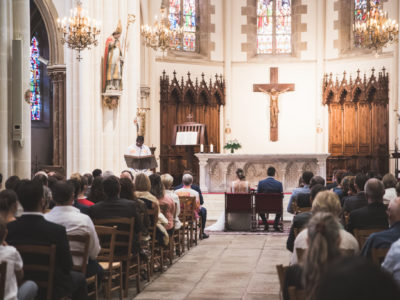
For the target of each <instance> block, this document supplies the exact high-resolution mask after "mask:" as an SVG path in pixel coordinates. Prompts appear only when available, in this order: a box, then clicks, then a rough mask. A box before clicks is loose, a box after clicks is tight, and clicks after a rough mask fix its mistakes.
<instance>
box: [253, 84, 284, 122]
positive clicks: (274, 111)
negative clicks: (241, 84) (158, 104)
mask: <svg viewBox="0 0 400 300" xmlns="http://www.w3.org/2000/svg"><path fill="white" fill-rule="evenodd" d="M258 89H259V90H260V91H261V92H263V93H264V94H267V95H269V97H270V104H269V107H270V115H271V128H276V127H278V114H279V107H278V98H279V94H283V93H285V92H287V91H288V90H289V88H286V89H284V90H282V91H277V90H276V89H274V88H272V89H270V90H269V91H267V90H265V89H263V88H260V87H259V88H258Z"/></svg>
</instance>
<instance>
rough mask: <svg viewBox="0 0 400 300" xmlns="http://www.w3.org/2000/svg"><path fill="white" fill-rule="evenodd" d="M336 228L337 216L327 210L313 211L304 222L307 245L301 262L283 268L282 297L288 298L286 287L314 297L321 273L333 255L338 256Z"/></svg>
mask: <svg viewBox="0 0 400 300" xmlns="http://www.w3.org/2000/svg"><path fill="white" fill-rule="evenodd" d="M340 228H341V225H340V223H339V221H338V218H337V217H336V216H334V215H333V214H331V213H328V212H318V213H316V214H315V215H314V216H313V217H312V218H311V220H310V221H309V223H308V226H307V243H308V249H307V250H306V252H305V254H304V255H305V258H304V262H303V263H301V264H299V265H293V266H290V267H289V269H288V270H287V271H286V275H285V281H284V289H283V299H285V300H286V299H289V297H288V287H289V286H295V287H296V288H297V289H304V290H305V291H306V299H307V300H315V299H316V293H317V291H318V285H319V282H320V278H321V276H322V275H323V274H324V272H325V271H326V270H327V266H328V264H329V263H330V262H332V261H333V260H334V259H336V258H338V257H340V255H341V254H340V249H339V246H340V243H341V237H340Z"/></svg>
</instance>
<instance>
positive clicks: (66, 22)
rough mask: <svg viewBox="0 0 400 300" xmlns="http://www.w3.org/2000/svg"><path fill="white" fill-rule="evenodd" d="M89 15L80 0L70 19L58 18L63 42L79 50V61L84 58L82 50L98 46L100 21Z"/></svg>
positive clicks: (72, 10)
mask: <svg viewBox="0 0 400 300" xmlns="http://www.w3.org/2000/svg"><path fill="white" fill-rule="evenodd" d="M87 15H88V12H87V10H86V9H83V8H82V2H81V1H80V0H78V2H77V6H76V7H75V8H74V9H71V13H70V17H69V18H68V19H67V17H64V18H63V19H62V20H60V19H57V24H58V31H59V32H60V33H61V34H62V38H61V42H62V43H63V44H67V46H68V47H69V48H71V49H73V50H77V51H78V56H77V59H78V60H79V61H80V60H81V59H82V57H81V51H82V50H84V49H86V48H87V49H90V47H91V46H92V45H93V46H97V35H98V34H99V33H100V22H98V21H96V20H95V19H90V18H89V17H88V16H87Z"/></svg>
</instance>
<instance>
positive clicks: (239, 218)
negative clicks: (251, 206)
mask: <svg viewBox="0 0 400 300" xmlns="http://www.w3.org/2000/svg"><path fill="white" fill-rule="evenodd" d="M275 173H276V170H275V168H274V167H269V168H268V170H267V175H268V177H267V178H265V179H263V180H261V181H260V182H259V183H258V186H257V193H282V192H283V186H282V183H281V182H280V181H278V180H276V179H275V178H274V176H275ZM236 177H237V178H236V180H235V181H232V183H231V186H230V192H231V193H249V192H250V186H249V183H248V181H246V176H245V175H244V171H243V169H240V168H239V169H237V170H236ZM260 217H261V219H262V220H263V224H264V230H268V222H267V218H268V216H266V215H265V214H260ZM280 218H281V214H276V216H275V221H274V225H273V227H274V229H275V230H276V231H281V229H280V228H279V226H278V225H279V220H280ZM228 222H229V223H232V225H234V226H230V228H231V229H234V228H235V227H236V228H238V230H239V228H240V229H242V228H250V225H251V214H239V213H230V214H229V216H228ZM224 229H225V211H223V212H222V214H221V215H220V216H219V218H218V220H217V222H216V223H214V224H213V225H211V226H209V227H207V228H206V230H209V231H222V230H224Z"/></svg>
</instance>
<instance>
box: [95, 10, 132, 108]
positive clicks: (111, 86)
mask: <svg viewBox="0 0 400 300" xmlns="http://www.w3.org/2000/svg"><path fill="white" fill-rule="evenodd" d="M135 19H136V17H135V16H134V15H132V14H128V20H127V23H126V30H125V38H124V39H123V40H124V46H122V41H121V40H122V39H121V36H122V25H121V20H119V21H118V26H117V28H116V29H115V31H114V32H113V33H112V35H111V36H109V37H108V38H107V40H106V46H105V50H104V61H103V76H102V77H103V85H102V88H103V94H102V95H103V105H104V106H106V107H108V108H109V109H115V108H117V107H118V103H119V98H120V97H121V95H122V71H123V65H124V60H125V54H126V50H127V48H128V44H127V40H128V38H127V37H128V29H129V25H130V24H133V23H134V22H135Z"/></svg>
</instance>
